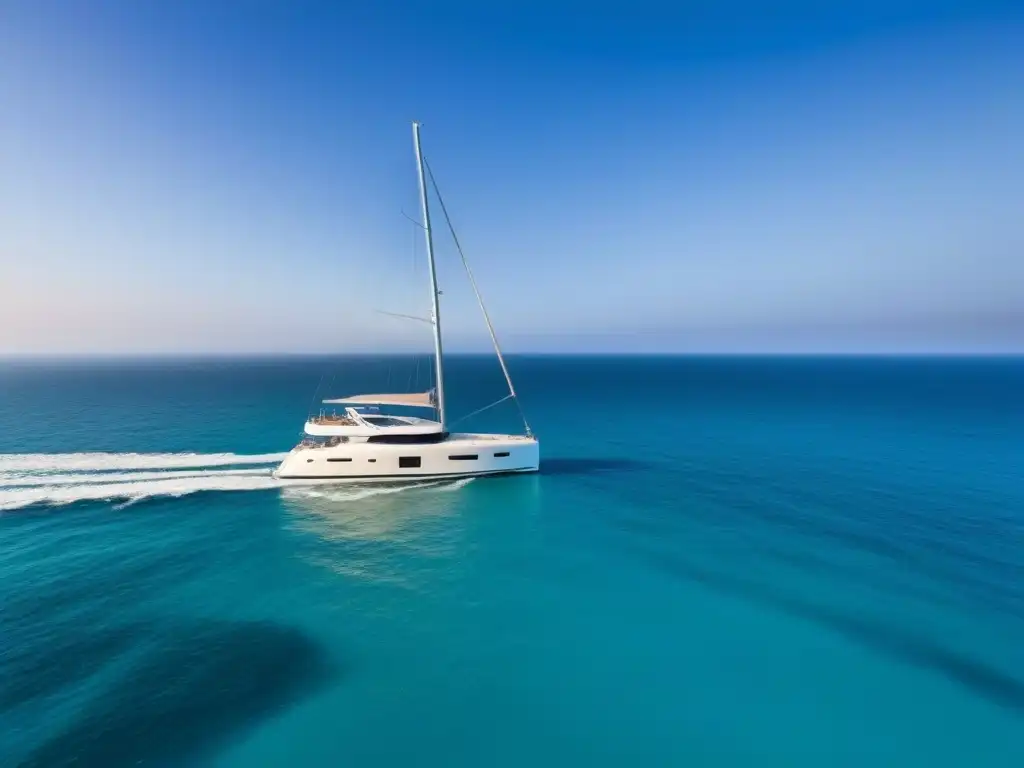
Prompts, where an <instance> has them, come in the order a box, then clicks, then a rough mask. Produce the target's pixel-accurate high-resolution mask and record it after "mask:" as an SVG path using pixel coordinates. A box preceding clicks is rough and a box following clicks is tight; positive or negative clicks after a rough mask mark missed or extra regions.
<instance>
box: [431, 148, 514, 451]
mask: <svg viewBox="0 0 1024 768" xmlns="http://www.w3.org/2000/svg"><path fill="white" fill-rule="evenodd" d="M423 165H424V166H426V169H427V175H428V176H429V177H430V185H431V186H432V187H433V188H434V194H435V195H437V202H438V203H440V204H441V213H442V214H444V220H445V223H446V224H447V225H448V231H449V232H451V233H452V240H453V241H454V243H455V250H457V251H458V252H459V258H460V259H462V266H463V267H464V268H465V269H466V276H467V277H469V284H470V285H471V286H472V287H473V294H474V295H475V296H476V301H477V304H479V305H480V311H481V312H482V313H483V315H484V322H485V323H486V324H487V332H488V333H489V334H490V336H491V343H492V344H493V345H494V351H495V352H496V353H497V354H498V364H499V365H500V366H501V372H502V373H503V374H505V383H506V384H508V392H509V396H510V397H511V398H512V399H513V400H514V401H515V403H516V409H517V410H518V411H519V418H521V419H522V420H523V426H524V427H525V428H526V434H527V436H528V437H532V436H533V431H532V430H531V429H530V424H529V422H528V421H527V420H526V414H525V413H524V412H523V406H522V405H521V404H520V402H519V397H518V396H517V395H516V389H515V387H514V386H512V376H511V375H510V374H509V372H508V367H507V366H506V365H505V358H504V356H503V355H502V354H501V345H499V344H498V336H497V334H496V333H495V332H494V326H493V325H492V324H491V316H490V315H489V314H488V313H487V307H485V306H484V298H483V296H482V295H481V294H480V288H479V287H477V284H476V279H475V278H474V277H473V270H471V269H470V268H469V261H468V260H467V259H466V254H465V253H463V251H462V244H461V243H459V236H458V235H457V234H455V226H454V225H453V224H452V220H451V217H450V216H449V215H448V209H447V208H446V207H445V204H444V198H443V197H441V190H440V189H439V188H438V186H437V180H436V179H435V178H434V171H433V169H431V167H430V163H428V162H427V160H426V158H424V159H423ZM506 399H507V398H506ZM499 402H500V401H499Z"/></svg>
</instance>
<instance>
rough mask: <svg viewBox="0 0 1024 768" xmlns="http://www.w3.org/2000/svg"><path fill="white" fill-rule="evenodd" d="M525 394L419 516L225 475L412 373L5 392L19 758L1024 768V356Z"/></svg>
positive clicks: (545, 385)
mask: <svg viewBox="0 0 1024 768" xmlns="http://www.w3.org/2000/svg"><path fill="white" fill-rule="evenodd" d="M511 365H512V372H513V376H514V377H515V379H516V383H517V388H518V389H519V390H520V392H521V396H522V401H523V405H524V407H525V409H526V413H527V415H528V416H529V417H530V420H531V423H532V425H533V427H534V428H535V431H536V432H537V434H538V435H539V437H540V439H541V447H542V461H543V471H542V472H541V474H539V475H537V476H531V477H509V478H489V479H483V480H476V481H473V482H471V483H468V484H465V483H456V484H441V485H432V486H427V487H420V488H413V489H406V490H400V491H396V490H394V489H381V488H377V489H372V490H367V489H352V488H348V489H345V488H335V489H324V488H322V487H321V488H316V489H303V488H276V487H273V483H272V481H271V480H269V478H267V477H266V475H265V474H257V473H254V472H248V473H246V472H240V470H245V469H250V470H251V469H253V468H254V467H253V466H252V465H247V464H246V462H248V461H257V460H263V461H269V460H270V459H271V458H272V457H268V456H266V455H267V454H274V453H277V452H280V451H284V450H287V449H288V448H289V447H290V446H291V445H292V444H293V443H294V442H295V440H296V439H297V438H298V432H299V430H300V429H301V424H302V421H303V417H304V416H305V414H306V412H307V410H308V409H309V407H310V405H311V402H313V398H314V395H315V394H316V395H318V396H324V395H327V394H351V393H353V392H355V391H357V390H360V389H364V388H366V387H372V388H373V389H375V390H376V389H380V388H381V387H382V386H384V385H385V384H386V383H387V380H388V379H390V380H391V383H392V385H393V386H395V387H400V388H402V389H405V388H407V385H409V384H414V383H416V380H417V379H418V380H419V383H421V384H422V383H423V382H424V380H425V376H426V369H425V368H424V369H421V370H420V371H419V372H418V373H417V372H416V370H415V368H412V367H411V361H409V360H406V359H403V360H392V361H381V360H369V359H351V360H345V361H327V360H323V359H319V360H300V359H281V360H259V361H238V360H235V361H209V360H207V361H191V362H188V361H163V362H153V361H150V362H141V361H140V362H132V363H126V362H116V361H110V362H90V363H85V362H76V363H46V364H44V363H38V362H37V363H26V362H17V363H12V362H9V361H8V362H0V454H3V455H2V456H0V507H2V508H3V511H0V643H2V645H0V722H2V727H0V765H3V766H7V765H24V766H64V765H74V766H79V767H81V766H104V767H107V766H121V765H137V764H143V765H148V766H182V765H215V766H225V767H232V768H233V767H235V766H280V765H289V766H323V765H348V766H352V765H373V766H408V765H418V766H434V765H436V766H446V767H451V766H481V765H493V766H505V765H508V766H522V765H557V766H565V765H581V764H588V765H594V766H613V765H614V766H621V765H688V766H747V765H752V764H756V765H786V766H822V765H828V766H863V765H892V766H929V767H934V766H1015V767H1019V766H1021V765H1024V479H1022V466H1024V358H1016V359H1013V358H1005V359H925V358H919V359H857V358H850V359H813V358H804V359H780V358H761V359H757V358H566V359H559V358H516V359H513V360H512V361H511ZM325 373H326V374H327V375H326V376H325V375H324V374H325ZM449 377H450V381H449V388H450V390H451V399H452V410H453V411H454V412H455V413H456V415H457V414H458V413H459V412H468V411H471V410H473V409H474V408H476V407H478V406H480V405H484V404H486V403H487V402H489V401H490V400H492V399H494V398H495V397H498V396H500V395H501V378H500V371H499V370H498V369H497V366H496V363H495V362H494V361H493V360H491V359H489V358H454V359H453V360H452V362H451V365H450V369H449ZM317 390H319V392H318V391H317ZM327 390H330V391H327ZM514 418H515V412H514V410H513V409H507V408H506V409H495V410H494V411H489V412H486V413H485V414H483V415H481V416H480V417H478V418H476V419H474V420H473V421H472V422H471V423H470V424H467V425H466V426H473V427H477V428H488V427H493V428H504V427H509V426H514ZM85 452H108V453H110V454H114V455H106V456H101V457H96V456H81V455H80V454H82V453H85ZM181 452H192V453H196V454H200V455H199V456H197V457H194V458H191V459H183V458H182V457H180V456H173V455H168V454H176V453H181ZM13 454H29V455H27V456H26V455H20V456H14V455H13ZM125 454H136V455H125ZM139 454H141V455H139ZM225 454H227V455H225ZM253 456H257V457H259V456H262V458H261V459H251V458H245V457H253ZM190 464H191V466H189V465H190ZM263 466H266V465H263ZM255 468H256V469H260V467H255ZM100 470H102V472H101V471H100ZM104 473H105V474H108V475H112V477H108V478H106V479H105V481H103V482H99V481H98V478H97V475H98V474H104ZM97 488H99V490H98V491H97ZM204 488H205V489H216V488H221V489H230V490H199V489H204ZM105 496H108V497H110V498H104V497H105ZM140 761H141V762H140Z"/></svg>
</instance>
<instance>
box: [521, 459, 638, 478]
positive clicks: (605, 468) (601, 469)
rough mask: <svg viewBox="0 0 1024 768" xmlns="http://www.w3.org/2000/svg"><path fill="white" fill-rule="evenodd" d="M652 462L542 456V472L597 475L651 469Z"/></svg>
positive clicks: (543, 473)
mask: <svg viewBox="0 0 1024 768" xmlns="http://www.w3.org/2000/svg"><path fill="white" fill-rule="evenodd" d="M652 466H654V465H653V464H652V463H651V462H647V461H636V460H634V459H609V458H595V459H584V458H553V459H547V458H542V459H541V462H540V474H542V475H596V474H602V473H611V472H637V471H640V470H643V469H650V468H651V467H652Z"/></svg>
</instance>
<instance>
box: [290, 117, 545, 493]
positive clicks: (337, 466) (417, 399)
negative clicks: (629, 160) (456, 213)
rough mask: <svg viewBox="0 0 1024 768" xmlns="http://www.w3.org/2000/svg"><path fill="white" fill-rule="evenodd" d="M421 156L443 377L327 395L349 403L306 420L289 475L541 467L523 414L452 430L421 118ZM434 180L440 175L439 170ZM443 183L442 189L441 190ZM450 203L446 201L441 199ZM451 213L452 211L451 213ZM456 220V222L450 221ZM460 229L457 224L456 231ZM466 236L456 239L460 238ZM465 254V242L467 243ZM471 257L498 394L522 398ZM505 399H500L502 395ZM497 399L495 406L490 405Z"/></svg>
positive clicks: (391, 477)
mask: <svg viewBox="0 0 1024 768" xmlns="http://www.w3.org/2000/svg"><path fill="white" fill-rule="evenodd" d="M413 139H414V143H415V148H416V163H417V168H418V170H419V187H420V203H421V206H422V209H423V220H424V221H423V229H424V233H425V237H426V241H427V259H428V261H429V265H430V270H429V272H430V293H431V305H432V311H431V317H430V320H429V322H430V324H431V326H432V328H433V334H434V355H435V359H436V363H435V377H434V388H433V389H431V390H430V391H429V392H421V393H411V394H409V393H403V394H380V395H354V396H352V397H345V398H339V399H332V400H325V401H324V402H325V404H329V405H334V406H335V407H336V408H337V407H339V406H340V407H341V408H342V410H341V412H340V413H339V412H338V411H337V410H335V411H334V412H332V413H327V412H326V411H321V412H320V413H319V414H318V415H317V416H313V417H311V418H309V419H308V420H307V421H306V426H305V437H304V439H303V440H302V442H300V443H299V444H298V445H297V446H295V448H293V449H292V450H291V451H290V452H289V453H288V455H287V456H286V457H285V459H284V461H282V462H281V465H280V466H279V467H278V468H277V470H276V471H275V472H274V474H275V476H277V477H279V478H282V479H304V480H307V479H308V480H339V481H346V480H347V481H358V482H371V481H392V482H393V481H395V480H402V479H405V478H409V479H412V480H421V479H423V478H435V477H436V478H443V477H452V478H454V477H475V476H478V475H496V474H506V473H513V472H536V471H537V469H538V467H539V463H540V446H539V444H538V442H537V439H536V438H535V437H534V436H533V434H532V433H531V432H530V428H529V426H528V425H527V424H526V420H525V419H524V420H523V426H524V430H525V434H522V435H496V434H486V433H485V434H479V433H453V432H449V431H448V423H447V420H446V414H445V400H444V355H443V353H442V345H441V317H440V311H439V305H438V298H439V296H440V291H438V289H437V273H436V270H435V267H434V245H433V236H432V234H431V229H430V208H429V204H428V200H427V176H426V173H427V172H429V169H426V171H425V163H424V160H423V153H422V151H421V149H420V127H419V123H413ZM430 180H431V183H432V184H433V182H434V180H433V175H432V174H431V178H430ZM436 188H437V187H436V185H434V189H435V190H436ZM441 209H442V212H443V211H444V202H443V201H441ZM445 218H446V219H447V214H445ZM450 226H451V223H450V222H449V227H450ZM452 234H453V236H454V231H453V232H452ZM457 245H458V241H457V240H456V246H457ZM459 253H460V255H461V254H462V251H461V248H460V249H459ZM463 264H464V265H465V267H466V272H467V274H468V276H469V279H470V284H471V285H472V286H473V291H474V293H475V294H476V298H477V301H478V302H479V304H480V309H481V311H482V312H483V316H484V321H485V323H486V324H487V330H488V332H489V333H490V336H491V341H492V342H493V343H494V350H495V352H496V353H497V355H498V362H499V364H500V365H501V370H502V372H503V373H504V374H505V380H506V382H507V383H508V394H507V395H506V396H505V397H503V398H502V399H501V400H499V401H497V402H503V401H504V400H508V399H512V400H515V399H516V393H515V389H514V388H513V386H512V379H511V377H510V376H509V373H508V368H507V367H506V366H505V359H504V357H502V354H501V349H500V347H499V346H498V341H497V337H496V336H495V333H494V328H493V327H492V326H491V321H490V318H489V317H488V315H487V310H486V308H485V307H484V304H483V300H482V299H481V297H480V292H479V290H477V287H476V282H475V281H474V280H473V274H472V272H470V270H469V265H468V264H466V262H465V256H463ZM494 405H497V403H494ZM382 407H385V408H386V407H398V408H407V409H420V410H422V411H427V412H433V415H434V418H432V419H428V418H423V417H418V416H405V415H394V414H390V413H384V412H381V410H380V409H381V408H382ZM488 407H490V406H488Z"/></svg>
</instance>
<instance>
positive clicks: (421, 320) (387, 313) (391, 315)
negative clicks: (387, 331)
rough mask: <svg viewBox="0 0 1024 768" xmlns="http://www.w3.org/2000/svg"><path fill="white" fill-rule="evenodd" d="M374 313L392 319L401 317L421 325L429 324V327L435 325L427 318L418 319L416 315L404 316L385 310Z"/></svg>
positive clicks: (376, 310)
mask: <svg viewBox="0 0 1024 768" xmlns="http://www.w3.org/2000/svg"><path fill="white" fill-rule="evenodd" d="M373 311H374V312H376V313H377V314H378V315H389V316H390V317H400V318H402V319H403V320H419V321H420V322H421V323H427V324H428V325H433V323H432V322H431V321H430V320H428V319H427V318H425V317H417V316H416V315H406V314H403V313H401V312H388V311H387V310H384V309H375V310H373Z"/></svg>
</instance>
